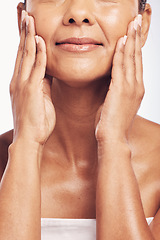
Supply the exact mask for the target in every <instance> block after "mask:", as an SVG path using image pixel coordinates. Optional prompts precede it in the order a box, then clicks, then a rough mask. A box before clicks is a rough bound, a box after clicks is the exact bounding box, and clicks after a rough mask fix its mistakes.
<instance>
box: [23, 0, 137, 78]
mask: <svg viewBox="0 0 160 240" xmlns="http://www.w3.org/2000/svg"><path fill="white" fill-rule="evenodd" d="M27 1H28V2H27V8H26V10H27V11H28V12H29V14H30V15H32V16H33V17H34V18H35V25H36V33H37V34H38V35H40V36H41V37H43V39H44V40H45V43H46V47H47V73H48V74H49V75H51V76H54V77H56V78H57V79H60V80H63V81H65V82H74V83H75V82H79V83H80V82H83V83H84V82H89V81H93V80H96V79H99V78H102V77H104V76H106V75H107V74H109V73H110V69H111V65H112V59H113V55H114V50H115V47H116V43H117V40H118V39H119V38H120V37H122V36H124V35H125V34H126V31H127V26H128V23H129V22H130V21H131V20H133V18H134V17H135V16H136V15H137V14H138V0H27ZM73 38H74V39H73ZM85 38H87V39H85ZM88 38H89V39H88ZM66 39H69V40H66ZM79 39H81V40H79Z"/></svg>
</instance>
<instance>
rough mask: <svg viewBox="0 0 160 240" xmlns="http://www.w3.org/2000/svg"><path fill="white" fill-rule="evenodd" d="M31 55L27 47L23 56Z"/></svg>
mask: <svg viewBox="0 0 160 240" xmlns="http://www.w3.org/2000/svg"><path fill="white" fill-rule="evenodd" d="M28 55H29V50H28V49H27V48H25V50H24V52H23V57H27V56H28Z"/></svg>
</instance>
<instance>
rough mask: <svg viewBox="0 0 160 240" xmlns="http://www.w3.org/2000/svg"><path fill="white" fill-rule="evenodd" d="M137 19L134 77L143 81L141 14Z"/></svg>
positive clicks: (140, 81) (138, 80)
mask: <svg viewBox="0 0 160 240" xmlns="http://www.w3.org/2000/svg"><path fill="white" fill-rule="evenodd" d="M137 20H138V27H137V36H136V51H135V60H136V79H137V82H139V83H143V64H142V50H141V24H142V15H138V17H137Z"/></svg>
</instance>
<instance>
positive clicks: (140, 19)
mask: <svg viewBox="0 0 160 240" xmlns="http://www.w3.org/2000/svg"><path fill="white" fill-rule="evenodd" d="M137 21H138V25H139V26H140V27H141V26H142V15H141V14H138V17H137Z"/></svg>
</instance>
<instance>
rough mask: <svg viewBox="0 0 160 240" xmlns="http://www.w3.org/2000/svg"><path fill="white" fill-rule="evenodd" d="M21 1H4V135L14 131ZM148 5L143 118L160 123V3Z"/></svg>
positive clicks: (0, 67)
mask: <svg viewBox="0 0 160 240" xmlns="http://www.w3.org/2000/svg"><path fill="white" fill-rule="evenodd" d="M77 1H79V0H77ZM128 1H130V0H128ZM18 2H19V1H18V0H4V1H1V3H0V9H1V14H0V31H1V34H0V35H1V36H0V74H1V77H0V134H1V133H3V132H6V131H8V130H10V129H11V128H13V122H12V112H11V104H10V97H9V90H8V89H9V82H10V80H11V77H12V73H13V69H14V64H15V59H16V53H17V48H18V43H19V35H18V28H17V15H16V6H17V4H18ZM148 2H149V3H150V4H151V6H152V10H153V13H152V22H151V28H150V33H149V37H148V40H147V43H146V45H145V47H144V48H143V64H144V83H145V89H146V93H145V97H144V99H143V102H142V104H141V108H140V110H139V115H141V116H142V117H145V118H147V119H149V120H151V121H154V122H156V123H159V124H160V94H159V92H160V76H159V75H160V0H148Z"/></svg>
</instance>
